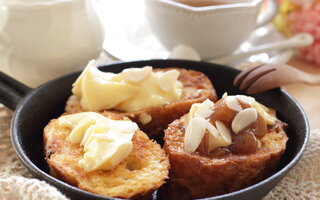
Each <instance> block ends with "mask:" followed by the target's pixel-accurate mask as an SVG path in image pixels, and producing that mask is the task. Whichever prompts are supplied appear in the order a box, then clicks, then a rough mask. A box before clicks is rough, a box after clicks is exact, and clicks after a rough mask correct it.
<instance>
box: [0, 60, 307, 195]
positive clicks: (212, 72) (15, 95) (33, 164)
mask: <svg viewBox="0 0 320 200" xmlns="http://www.w3.org/2000/svg"><path fill="white" fill-rule="evenodd" d="M146 65H150V66H153V67H155V68H164V67H180V68H187V69H195V70H199V71H202V72H203V73H205V74H206V75H207V76H208V77H209V78H210V79H211V81H212V82H213V84H214V86H215V88H216V90H217V94H218V96H219V97H221V95H222V94H223V93H224V92H228V94H241V93H243V92H241V91H239V90H237V89H236V88H234V87H233V86H232V82H233V79H234V77H235V76H236V75H237V74H238V73H239V71H238V70H235V69H233V68H229V67H225V66H220V65H215V64H209V63H205V62H192V61H183V60H150V61H136V62H124V63H115V64H109V65H105V66H102V67H101V69H102V70H103V71H110V72H120V71H122V70H123V69H124V68H130V67H143V66H146ZM79 74H80V72H75V73H72V74H69V75H66V76H63V77H61V78H58V79H55V80H53V81H50V82H48V83H46V84H44V85H41V86H40V87H37V88H36V89H30V88H28V87H26V86H24V85H23V84H21V83H19V82H17V81H15V80H13V79H12V78H10V77H8V76H6V75H5V74H3V73H1V74H0V102H1V103H3V104H4V105H6V106H7V107H9V108H10V109H12V110H15V114H14V116H13V120H12V124H11V139H12V143H13V146H14V148H15V150H16V153H17V155H18V156H19V158H20V160H21V161H22V163H23V164H24V165H25V166H26V167H27V168H28V169H29V170H30V172H31V173H32V174H33V175H34V176H35V177H37V178H39V179H42V180H45V181H47V182H48V183H50V184H51V185H54V186H56V187H57V188H58V189H59V190H60V191H61V192H63V193H64V194H65V195H66V196H68V197H70V198H71V199H76V200H79V199H85V200H91V199H95V200H97V199H114V198H108V197H103V196H100V195H96V194H92V193H90V192H86V191H83V190H81V189H78V188H76V187H73V186H71V185H69V184H67V183H64V182H62V181H60V180H57V179H56V178H54V177H52V176H50V174H49V172H48V165H47V164H46V162H45V160H44V155H43V141H42V130H43V128H44V127H45V125H46V124H47V123H48V122H49V121H50V120H51V119H53V118H57V117H59V115H61V114H62V113H63V112H64V106H65V102H66V100H67V98H68V97H69V96H70V95H71V85H72V83H73V82H74V81H75V80H76V78H77V77H78V75H79ZM254 97H255V98H256V99H257V100H258V101H260V102H262V103H263V104H265V105H267V106H268V107H272V108H274V109H276V110H277V113H278V117H279V118H280V119H281V120H283V121H285V122H286V123H288V125H289V128H288V131H287V134H288V136H289V141H288V143H287V150H286V152H285V154H284V155H283V157H282V159H281V161H280V163H279V165H278V168H277V170H276V172H275V173H274V174H273V175H271V176H269V177H268V178H266V179H264V180H263V181H261V182H259V183H257V184H255V185H252V186H250V187H247V188H245V189H242V190H239V191H236V192H232V193H228V194H225V195H220V196H215V197H210V198H207V199H210V200H217V199H237V200H241V199H243V200H244V199H261V198H262V197H263V196H265V195H266V194H267V193H268V192H269V191H270V190H271V189H272V188H273V187H274V186H275V185H276V184H277V183H278V182H279V181H280V180H281V179H282V178H283V177H284V176H285V175H286V174H287V173H288V171H289V170H290V169H291V168H292V167H293V166H294V165H295V164H296V163H297V161H298V160H299V159H300V158H301V156H302V154H303V151H304V149H305V147H306V144H307V141H308V138H309V125H308V120H307V118H306V115H305V114H304V112H303V110H302V108H301V107H300V106H299V104H298V103H297V102H296V101H295V100H294V99H293V98H292V97H291V96H290V95H289V94H288V93H287V92H286V91H284V90H282V89H274V90H270V91H267V92H264V93H260V94H258V95H254ZM153 199H159V198H157V197H156V193H154V195H153Z"/></svg>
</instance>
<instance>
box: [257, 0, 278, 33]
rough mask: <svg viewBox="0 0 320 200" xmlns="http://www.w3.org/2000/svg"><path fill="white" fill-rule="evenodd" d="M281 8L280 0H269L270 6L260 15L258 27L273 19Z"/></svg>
mask: <svg viewBox="0 0 320 200" xmlns="http://www.w3.org/2000/svg"><path fill="white" fill-rule="evenodd" d="M278 10H279V3H278V0H269V4H268V7H267V8H266V10H265V11H264V12H262V13H261V14H260V15H259V16H258V20H257V25H256V26H257V28H258V27H260V26H263V25H265V24H267V23H269V22H271V21H272V19H273V18H274V17H275V16H276V15H277V13H278Z"/></svg>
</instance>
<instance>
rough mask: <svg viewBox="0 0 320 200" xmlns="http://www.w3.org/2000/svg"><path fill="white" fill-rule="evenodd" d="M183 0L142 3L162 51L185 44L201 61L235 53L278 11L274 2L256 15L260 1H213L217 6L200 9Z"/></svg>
mask: <svg viewBox="0 0 320 200" xmlns="http://www.w3.org/2000/svg"><path fill="white" fill-rule="evenodd" d="M178 1H179V2H178ZM183 1H186V0H176V1H173V0H145V5H146V17H147V19H148V22H149V25H150V27H151V30H152V31H153V33H154V34H155V36H156V37H157V38H158V39H159V41H160V42H161V43H162V44H163V46H164V47H165V48H167V49H168V50H172V49H173V48H174V47H175V46H177V45H187V46H190V47H192V48H194V49H195V50H196V51H197V52H198V53H199V54H200V56H201V58H202V59H204V60H206V59H210V58H214V57H220V56H225V55H228V54H230V53H232V52H233V51H235V50H236V49H237V48H238V47H239V46H240V45H241V43H242V42H244V41H245V40H246V39H247V38H248V36H249V35H250V34H251V33H252V31H253V30H254V29H256V28H257V27H259V26H261V25H264V24H266V23H267V22H269V21H271V20H272V18H273V17H274V16H275V14H276V13H277V10H278V2H277V0H271V1H270V2H269V5H268V8H267V9H266V10H265V11H264V12H262V13H263V14H260V15H259V13H260V9H261V5H262V3H263V1H264V0H214V1H215V2H218V3H221V4H220V5H211V6H201V7H194V6H189V5H187V4H184V3H183ZM203 1H204V0H203ZM207 1H208V2H209V1H213V0H207ZM181 2H182V3H181ZM225 2H228V3H225ZM258 15H259V17H258Z"/></svg>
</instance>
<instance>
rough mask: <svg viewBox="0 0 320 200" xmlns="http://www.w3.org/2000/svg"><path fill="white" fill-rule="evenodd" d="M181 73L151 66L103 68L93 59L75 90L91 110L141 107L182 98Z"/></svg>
mask: <svg viewBox="0 0 320 200" xmlns="http://www.w3.org/2000/svg"><path fill="white" fill-rule="evenodd" d="M179 75H180V73H179V71H177V70H169V71H166V72H153V71H152V67H150V66H146V67H143V68H128V69H125V70H123V71H122V72H121V73H119V74H114V73H110V72H102V71H100V70H98V69H97V68H96V67H95V66H94V65H93V62H90V63H89V64H88V66H87V67H86V69H85V70H84V71H83V72H82V74H81V75H80V76H79V77H78V79H77V80H76V81H75V83H74V84H73V89H72V93H73V94H74V95H76V96H77V97H78V98H79V99H80V104H81V107H82V108H83V109H84V110H87V111H99V110H103V109H116V110H120V111H124V112H131V111H137V110H142V109H145V108H149V107H154V106H160V105H164V104H167V103H172V102H175V101H177V100H178V99H180V98H181V96H182V88H183V86H182V84H181V83H180V82H179V81H178V77H179Z"/></svg>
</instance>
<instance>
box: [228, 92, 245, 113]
mask: <svg viewBox="0 0 320 200" xmlns="http://www.w3.org/2000/svg"><path fill="white" fill-rule="evenodd" d="M226 104H227V106H228V108H230V109H231V110H233V111H236V112H240V111H241V110H242V107H241V105H240V104H239V102H238V100H237V99H236V97H235V96H228V97H227V98H226Z"/></svg>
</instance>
